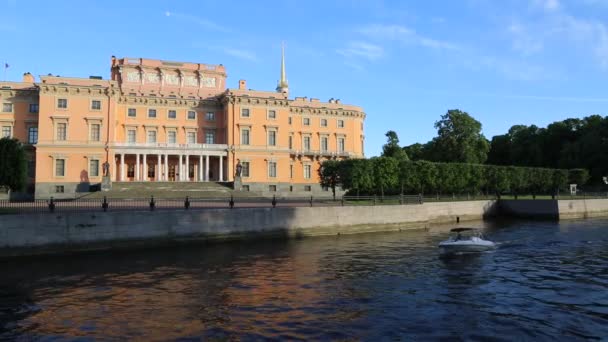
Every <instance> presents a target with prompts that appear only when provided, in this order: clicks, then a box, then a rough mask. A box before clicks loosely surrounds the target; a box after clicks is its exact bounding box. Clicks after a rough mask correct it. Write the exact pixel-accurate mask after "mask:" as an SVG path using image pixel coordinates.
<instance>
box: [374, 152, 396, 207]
mask: <svg viewBox="0 0 608 342" xmlns="http://www.w3.org/2000/svg"><path fill="white" fill-rule="evenodd" d="M370 160H371V162H372V166H373V175H374V177H373V179H374V185H375V187H376V188H377V189H379V190H380V195H381V196H382V197H384V190H386V189H388V188H391V187H394V186H396V185H397V183H398V182H399V162H398V161H397V159H395V158H391V157H374V158H372V159H370Z"/></svg>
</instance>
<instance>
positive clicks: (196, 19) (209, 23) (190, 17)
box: [165, 11, 231, 32]
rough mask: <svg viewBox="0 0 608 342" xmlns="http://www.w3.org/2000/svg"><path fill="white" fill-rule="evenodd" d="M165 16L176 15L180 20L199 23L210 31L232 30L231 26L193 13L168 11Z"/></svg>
mask: <svg viewBox="0 0 608 342" xmlns="http://www.w3.org/2000/svg"><path fill="white" fill-rule="evenodd" d="M165 16H166V17H174V18H176V19H178V20H180V21H188V22H191V23H194V24H197V25H198V26H201V27H203V28H204V29H207V30H210V31H219V32H230V31H231V30H230V29H229V28H227V27H225V26H222V25H219V24H217V23H215V22H213V21H211V20H208V19H205V18H202V17H197V16H194V15H191V14H184V13H177V12H170V11H166V12H165Z"/></svg>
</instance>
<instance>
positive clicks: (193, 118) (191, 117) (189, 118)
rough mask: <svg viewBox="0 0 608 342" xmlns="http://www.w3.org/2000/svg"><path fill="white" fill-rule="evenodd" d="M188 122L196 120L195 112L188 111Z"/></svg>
mask: <svg viewBox="0 0 608 342" xmlns="http://www.w3.org/2000/svg"><path fill="white" fill-rule="evenodd" d="M188 120H196V112H195V111H193V110H189V111H188Z"/></svg>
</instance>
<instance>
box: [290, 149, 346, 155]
mask: <svg viewBox="0 0 608 342" xmlns="http://www.w3.org/2000/svg"><path fill="white" fill-rule="evenodd" d="M290 153H291V154H293V155H296V156H313V157H315V156H321V157H350V156H351V155H353V154H352V153H350V152H346V151H343V152H336V151H328V150H293V149H292V150H290Z"/></svg>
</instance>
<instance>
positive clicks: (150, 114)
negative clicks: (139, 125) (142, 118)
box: [148, 109, 156, 118]
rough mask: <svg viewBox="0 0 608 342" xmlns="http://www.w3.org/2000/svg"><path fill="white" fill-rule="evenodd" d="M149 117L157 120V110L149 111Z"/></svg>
mask: <svg viewBox="0 0 608 342" xmlns="http://www.w3.org/2000/svg"><path fill="white" fill-rule="evenodd" d="M148 117H149V118H155V117H156V109H148Z"/></svg>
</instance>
